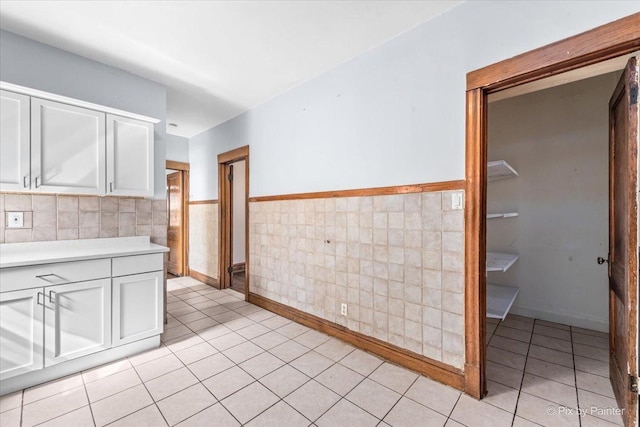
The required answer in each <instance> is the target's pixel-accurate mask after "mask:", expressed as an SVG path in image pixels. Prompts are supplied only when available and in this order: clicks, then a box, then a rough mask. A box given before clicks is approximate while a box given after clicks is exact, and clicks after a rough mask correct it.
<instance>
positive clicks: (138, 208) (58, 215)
mask: <svg viewBox="0 0 640 427" xmlns="http://www.w3.org/2000/svg"><path fill="white" fill-rule="evenodd" d="M7 212H22V213H23V214H24V226H23V227H22V228H7ZM0 215H1V217H2V221H1V223H0V225H1V228H0V243H18V242H42V241H49V240H74V239H95V238H102V237H130V236H150V237H151V239H152V241H154V242H155V243H158V244H161V245H166V243H167V201H166V200H151V199H140V198H131V197H97V196H67V195H58V194H12V193H0Z"/></svg>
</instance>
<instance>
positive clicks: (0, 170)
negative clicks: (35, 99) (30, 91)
mask: <svg viewBox="0 0 640 427" xmlns="http://www.w3.org/2000/svg"><path fill="white" fill-rule="evenodd" d="M29 102H30V101H29V97H28V96H26V95H21V94H18V93H13V92H7V91H4V90H0V191H17V190H28V189H29V187H30V183H29V181H30V178H29V168H30V164H29V156H30V153H29V144H30V142H31V141H30V136H29V121H30V114H29Z"/></svg>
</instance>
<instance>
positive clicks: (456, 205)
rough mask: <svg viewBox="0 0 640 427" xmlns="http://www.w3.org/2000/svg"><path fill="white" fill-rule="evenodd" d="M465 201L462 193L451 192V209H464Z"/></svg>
mask: <svg viewBox="0 0 640 427" xmlns="http://www.w3.org/2000/svg"><path fill="white" fill-rule="evenodd" d="M463 203H464V201H463V197H462V193H453V194H451V209H454V210H460V209H462V206H463Z"/></svg>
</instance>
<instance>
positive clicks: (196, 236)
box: [189, 203, 220, 280]
mask: <svg viewBox="0 0 640 427" xmlns="http://www.w3.org/2000/svg"><path fill="white" fill-rule="evenodd" d="M218 253H219V249H218V204H217V203H199V204H196V203H192V204H190V205H189V268H190V269H191V270H195V271H197V272H198V273H201V274H204V275H206V276H209V277H211V278H213V279H215V280H219V279H220V272H219V270H220V268H219V266H218Z"/></svg>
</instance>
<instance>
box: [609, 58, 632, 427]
mask: <svg viewBox="0 0 640 427" xmlns="http://www.w3.org/2000/svg"><path fill="white" fill-rule="evenodd" d="M609 127H610V129H609V131H610V132H609V163H610V164H609V333H610V339H609V346H610V364H609V365H610V366H609V368H610V369H609V370H610V375H611V383H612V385H613V390H614V393H615V395H616V399H617V401H618V406H619V407H620V408H621V409H624V414H623V418H624V420H625V425H627V426H632V425H635V422H636V420H637V417H638V390H637V388H636V387H637V382H636V380H637V377H638V357H637V356H638V355H637V352H638V348H637V345H638V344H637V339H638V335H637V334H638V323H637V322H638V318H637V316H638V193H637V183H638V59H637V58H631V59H630V60H629V62H628V63H627V67H626V69H625V71H624V74H623V75H622V78H621V79H620V81H619V82H618V86H617V87H616V90H615V92H614V93H613V96H612V97H611V101H609ZM634 384H635V385H634Z"/></svg>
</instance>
